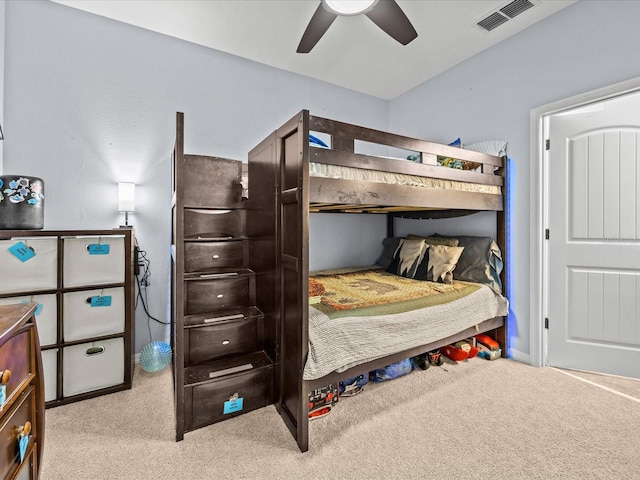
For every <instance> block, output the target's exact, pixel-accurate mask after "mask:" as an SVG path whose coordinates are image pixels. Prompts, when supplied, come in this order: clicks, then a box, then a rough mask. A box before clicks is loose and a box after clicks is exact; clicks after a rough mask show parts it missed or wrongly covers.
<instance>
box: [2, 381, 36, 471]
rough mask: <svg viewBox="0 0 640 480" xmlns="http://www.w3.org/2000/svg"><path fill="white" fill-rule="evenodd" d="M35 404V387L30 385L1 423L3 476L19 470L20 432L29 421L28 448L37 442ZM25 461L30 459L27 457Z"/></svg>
mask: <svg viewBox="0 0 640 480" xmlns="http://www.w3.org/2000/svg"><path fill="white" fill-rule="evenodd" d="M35 406H36V400H35V390H34V388H33V387H29V389H28V390H26V391H25V392H24V393H23V394H22V396H21V397H20V398H19V399H18V403H17V404H16V406H15V408H13V409H12V410H11V411H10V412H9V413H7V415H5V416H4V417H3V419H2V422H1V423H0V476H1V477H2V478H7V475H8V474H9V472H11V471H12V470H17V468H18V466H19V465H20V456H19V453H18V440H19V438H20V432H21V431H22V428H23V427H24V425H25V424H26V423H27V422H30V423H31V438H30V439H29V444H30V445H29V447H28V449H29V448H31V446H32V445H33V444H34V443H35V440H36V439H35V437H34V434H35V432H37V431H38V429H37V427H38V425H36V408H35ZM28 449H27V451H28ZM25 461H29V460H28V459H27V458H25Z"/></svg>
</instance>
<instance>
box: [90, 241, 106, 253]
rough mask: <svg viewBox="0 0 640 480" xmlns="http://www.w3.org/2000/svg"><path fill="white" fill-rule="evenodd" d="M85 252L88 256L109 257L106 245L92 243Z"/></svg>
mask: <svg viewBox="0 0 640 480" xmlns="http://www.w3.org/2000/svg"><path fill="white" fill-rule="evenodd" d="M87 250H89V255H109V245H108V244H106V243H92V244H90V245H89V246H88V247H87Z"/></svg>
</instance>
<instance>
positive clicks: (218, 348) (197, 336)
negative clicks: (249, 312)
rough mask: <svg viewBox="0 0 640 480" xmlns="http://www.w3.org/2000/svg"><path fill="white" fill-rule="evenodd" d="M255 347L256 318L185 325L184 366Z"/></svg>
mask: <svg viewBox="0 0 640 480" xmlns="http://www.w3.org/2000/svg"><path fill="white" fill-rule="evenodd" d="M256 350H258V324H257V319H256V318H248V319H244V320H236V321H226V322H220V323H218V324H216V325H211V326H207V327H204V326H202V327H191V328H188V329H185V337H184V351H185V363H186V365H187V366H190V365H197V364H201V363H206V362H210V361H212V360H216V359H218V358H222V357H228V356H230V355H238V354H243V353H251V352H255V351H256Z"/></svg>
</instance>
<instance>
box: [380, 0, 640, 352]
mask: <svg viewBox="0 0 640 480" xmlns="http://www.w3.org/2000/svg"><path fill="white" fill-rule="evenodd" d="M639 20H640V2H637V1H580V2H577V3H575V4H573V5H571V6H570V7H567V8H565V9H563V10H561V11H560V12H559V13H557V14H555V15H553V16H552V17H549V18H548V19H546V20H543V21H541V22H539V23H537V24H535V25H533V26H531V27H529V28H528V29H526V30H525V31H523V32H521V33H520V34H518V35H515V36H513V37H511V38H510V39H507V40H505V41H504V42H502V43H500V44H498V45H496V46H494V47H493V48H491V49H489V50H487V51H485V52H483V53H480V54H478V55H476V56H475V57H473V58H471V59H470V60H468V61H466V62H464V63H462V64H460V65H457V66H455V67H454V68H452V69H450V70H449V71H447V72H445V73H443V74H441V75H440V76H438V77H436V78H434V79H432V80H431V81H428V82H426V83H424V84H422V85H420V86H418V87H417V88H415V89H413V90H412V91H410V92H408V93H406V94H405V95H403V96H401V97H399V98H397V99H395V100H393V101H391V102H390V117H389V119H390V121H389V128H390V129H391V130H393V131H401V132H404V134H406V135H410V136H418V137H423V138H428V139H430V140H433V141H438V142H449V141H451V140H453V139H455V138H456V137H458V136H460V137H462V140H463V142H465V143H471V142H474V141H478V140H484V139H496V138H497V139H504V140H508V141H509V146H508V154H509V156H510V157H511V158H512V159H513V162H512V165H511V167H512V168H511V180H510V181H511V207H512V208H511V221H510V225H511V237H512V243H511V251H510V252H509V253H510V259H511V263H510V273H511V278H512V281H511V290H510V291H511V294H510V300H511V304H512V305H511V307H512V308H511V309H512V313H513V315H512V321H513V322H514V323H513V325H512V327H513V328H512V330H511V332H512V335H513V338H512V340H513V341H512V343H511V349H512V351H513V352H514V353H515V354H516V355H520V356H522V357H525V358H526V357H527V356H528V355H529V353H530V351H529V337H530V335H529V327H530V322H537V321H541V319H530V318H529V303H530V302H529V291H530V288H529V287H530V283H529V277H530V266H529V240H530V229H529V225H530V212H531V211H533V210H534V209H535V208H536V206H535V205H530V201H529V195H530V187H529V178H530V173H529V172H530V153H529V152H530V145H529V143H530V140H529V135H530V125H529V114H530V111H531V109H533V108H535V107H538V106H541V105H545V104H547V103H550V102H553V101H556V100H560V99H562V98H567V97H570V96H573V95H576V94H579V93H582V92H586V91H589V90H593V89H597V88H599V87H603V86H606V85H611V84H614V83H617V82H620V81H623V80H627V79H630V78H634V77H637V76H639V75H640V29H639V28H638V21H639Z"/></svg>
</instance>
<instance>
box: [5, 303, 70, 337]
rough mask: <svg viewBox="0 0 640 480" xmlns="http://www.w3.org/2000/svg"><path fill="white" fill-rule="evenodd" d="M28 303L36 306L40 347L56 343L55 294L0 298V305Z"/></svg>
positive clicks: (56, 313)
mask: <svg viewBox="0 0 640 480" xmlns="http://www.w3.org/2000/svg"><path fill="white" fill-rule="evenodd" d="M30 302H33V303H37V304H38V307H37V308H36V325H37V327H38V338H39V339H40V345H41V346H46V345H52V344H54V343H56V341H57V339H58V337H57V331H58V301H57V300H56V294H55V293H47V294H45V295H24V296H21V297H10V298H0V305H9V304H11V303H30Z"/></svg>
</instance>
